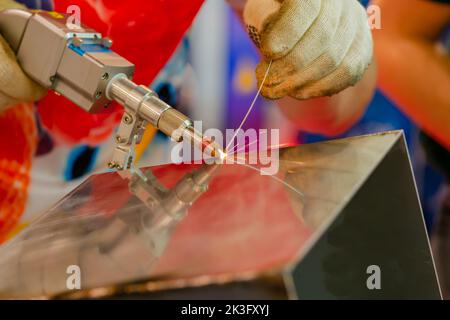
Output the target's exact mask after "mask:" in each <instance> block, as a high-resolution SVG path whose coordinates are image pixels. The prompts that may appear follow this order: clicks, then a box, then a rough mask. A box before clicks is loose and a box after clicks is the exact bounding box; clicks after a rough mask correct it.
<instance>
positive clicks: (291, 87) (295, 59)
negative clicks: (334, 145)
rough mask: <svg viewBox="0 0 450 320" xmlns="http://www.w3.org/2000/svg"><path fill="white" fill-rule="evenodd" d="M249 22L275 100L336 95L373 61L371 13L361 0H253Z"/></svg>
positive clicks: (267, 90)
mask: <svg viewBox="0 0 450 320" xmlns="http://www.w3.org/2000/svg"><path fill="white" fill-rule="evenodd" d="M244 21H245V23H246V25H247V28H248V31H249V34H250V36H251V38H252V39H253V41H254V42H255V43H256V45H257V46H258V47H259V49H260V50H261V52H262V54H263V56H264V60H263V61H262V62H261V63H260V64H259V65H258V67H257V69H256V77H257V79H258V83H259V84H261V82H262V80H263V78H264V75H265V73H266V70H267V67H268V65H269V62H270V61H271V60H273V63H272V67H271V70H270V73H269V74H268V77H267V79H266V82H265V84H264V86H263V88H262V92H261V93H262V95H263V96H265V97H267V98H270V99H278V98H282V97H284V96H291V97H293V98H296V99H301V100H303V99H310V98H315V97H322V96H330V95H333V94H335V93H338V92H340V91H342V90H343V89H345V88H347V87H349V86H353V85H355V84H356V83H357V82H358V81H359V80H360V79H361V78H362V76H363V74H364V72H365V70H366V69H367V68H368V66H369V65H370V63H371V61H372V56H373V43H372V35H371V32H370V28H369V24H368V17H367V13H366V11H365V9H364V7H363V6H362V5H361V4H360V3H359V2H358V1H357V0H248V1H247V4H246V5H245V9H244Z"/></svg>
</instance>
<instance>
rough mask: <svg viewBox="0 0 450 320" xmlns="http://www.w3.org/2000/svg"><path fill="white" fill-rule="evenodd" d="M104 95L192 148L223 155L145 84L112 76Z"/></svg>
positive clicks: (211, 154) (207, 153) (214, 154)
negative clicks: (187, 142) (186, 141)
mask: <svg viewBox="0 0 450 320" xmlns="http://www.w3.org/2000/svg"><path fill="white" fill-rule="evenodd" d="M107 97H108V98H109V99H111V100H115V101H117V102H118V103H120V104H121V105H123V106H124V107H125V108H126V109H127V112H130V113H132V114H136V115H139V116H140V117H142V118H143V119H144V120H146V121H148V122H149V123H151V124H152V125H153V126H155V127H156V128H158V129H159V130H161V131H162V132H163V133H164V134H166V135H167V136H169V137H171V138H172V139H173V140H174V141H177V142H181V141H183V139H188V140H189V141H190V142H191V143H192V144H193V145H194V146H195V147H198V148H200V149H201V150H202V152H203V154H204V155H207V156H211V157H212V158H217V157H220V158H222V155H223V154H224V153H223V151H222V149H221V147H220V146H218V145H217V143H215V142H214V141H211V140H210V139H208V138H204V137H203V134H202V133H200V132H196V131H195V130H194V128H193V123H192V121H191V120H190V119H189V118H188V117H187V116H185V115H184V114H182V113H181V112H179V111H177V110H176V109H173V108H172V107H171V106H169V105H168V104H167V103H165V102H164V101H162V100H161V99H159V98H158V96H157V94H156V93H155V92H154V91H152V90H150V89H149V88H147V87H145V86H138V85H137V84H135V83H134V82H132V81H131V80H129V79H128V78H127V77H126V76H125V75H118V76H116V77H115V78H113V79H111V81H110V83H109V84H108V87H107Z"/></svg>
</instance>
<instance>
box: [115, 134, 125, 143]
mask: <svg viewBox="0 0 450 320" xmlns="http://www.w3.org/2000/svg"><path fill="white" fill-rule="evenodd" d="M116 141H117V143H122V142H123V138H122V137H121V136H119V135H117V136H116Z"/></svg>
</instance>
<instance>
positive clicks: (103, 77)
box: [102, 72, 109, 80]
mask: <svg viewBox="0 0 450 320" xmlns="http://www.w3.org/2000/svg"><path fill="white" fill-rule="evenodd" d="M108 79H109V74H108V72H105V73H104V74H103V75H102V80H108Z"/></svg>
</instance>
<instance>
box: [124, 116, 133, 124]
mask: <svg viewBox="0 0 450 320" xmlns="http://www.w3.org/2000/svg"><path fill="white" fill-rule="evenodd" d="M123 122H125V123H126V124H130V123H132V122H133V117H132V116H130V115H129V114H125V116H124V117H123Z"/></svg>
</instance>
